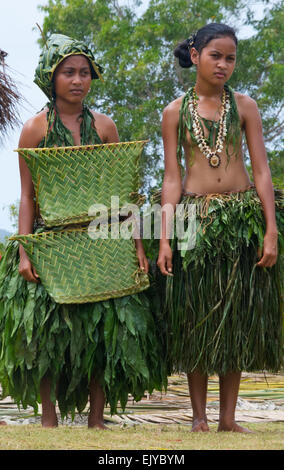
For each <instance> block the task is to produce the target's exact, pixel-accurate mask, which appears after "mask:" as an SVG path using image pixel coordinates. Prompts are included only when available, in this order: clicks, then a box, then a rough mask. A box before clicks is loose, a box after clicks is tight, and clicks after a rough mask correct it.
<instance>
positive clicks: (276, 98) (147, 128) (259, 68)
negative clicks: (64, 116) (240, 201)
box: [40, 0, 284, 192]
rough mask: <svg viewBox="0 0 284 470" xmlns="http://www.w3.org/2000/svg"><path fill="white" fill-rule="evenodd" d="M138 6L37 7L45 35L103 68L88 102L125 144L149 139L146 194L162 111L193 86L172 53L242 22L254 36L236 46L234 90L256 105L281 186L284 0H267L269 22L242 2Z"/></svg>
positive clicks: (57, 2)
mask: <svg viewBox="0 0 284 470" xmlns="http://www.w3.org/2000/svg"><path fill="white" fill-rule="evenodd" d="M141 4H142V2H141V1H137V0H133V1H129V2H128V4H127V6H122V2H119V1H117V0H108V1H106V0H96V1H92V0H49V1H48V3H47V5H45V6H40V9H41V10H43V12H44V13H45V18H44V24H43V31H44V35H45V36H46V37H48V36H49V35H50V34H51V33H54V32H57V33H62V34H67V35H72V36H73V37H76V38H78V39H79V38H80V39H84V40H86V41H87V42H88V43H89V44H90V45H91V46H92V47H93V49H94V51H95V55H96V59H97V60H98V61H99V63H100V64H102V65H103V66H104V69H105V72H104V79H105V83H104V84H103V83H100V82H99V81H96V82H95V83H94V84H93V87H92V92H91V94H90V96H89V104H90V105H91V106H93V107H95V108H96V109H97V110H99V111H101V112H103V113H106V114H108V115H110V116H111V117H112V118H113V119H114V121H115V122H116V124H117V127H118V130H119V134H120V139H121V140H122V141H127V140H136V139H137V140H138V139H150V143H149V144H148V146H147V149H146V152H145V153H144V159H143V162H142V163H143V168H142V170H143V187H144V190H146V191H147V192H149V189H150V188H151V187H152V186H153V184H154V185H157V186H159V185H160V183H161V179H162V169H161V168H162V165H161V163H162V154H163V152H162V142H161V128H160V123H161V115H162V110H163V108H164V107H165V106H166V105H167V104H168V103H169V102H170V101H172V100H173V99H175V98H176V97H177V96H179V95H181V94H183V93H184V92H185V90H186V89H187V88H188V86H189V85H191V84H193V83H194V77H195V72H194V70H188V69H187V70H182V69H181V68H180V67H179V66H178V65H177V63H176V60H175V59H174V56H173V49H174V47H175V46H176V45H177V43H178V42H179V41H181V40H184V39H185V38H186V37H188V36H189V34H190V33H192V32H193V31H196V30H197V29H198V28H199V27H201V26H203V25H204V24H206V23H209V22H212V21H214V22H226V23H228V24H230V25H231V26H233V27H236V29H237V31H238V27H239V26H240V25H244V24H246V25H248V26H251V27H253V28H254V30H253V31H254V33H253V35H252V36H251V37H250V38H249V39H240V41H239V49H238V61H237V67H236V70H235V72H234V75H233V77H232V79H231V85H232V86H233V87H234V88H235V89H237V90H238V91H240V92H243V93H247V94H249V95H250V96H251V97H253V98H254V99H255V100H256V101H257V103H258V106H259V108H260V111H261V113H262V118H263V131H264V137H265V142H266V144H267V149H268V156H269V159H270V161H271V162H272V166H273V171H272V173H273V176H274V177H275V178H276V179H277V182H278V183H279V180H281V174H279V172H280V171H281V170H283V163H282V162H283V150H281V145H282V144H283V138H282V140H281V131H282V130H283V128H284V120H283V113H282V105H283V95H284V80H283V75H284V63H283V51H284V36H283V31H284V10H283V0H276V1H274V2H273V3H271V2H269V1H268V0H263V1H262V4H263V5H262V6H263V9H264V17H263V19H262V20H259V21H257V20H255V19H254V16H255V15H254V13H253V10H252V7H253V5H254V4H252V3H251V7H250V2H247V1H244V0H150V2H149V5H148V8H147V9H146V11H145V12H144V13H143V14H142V15H140V16H139V15H138V14H137V11H138V7H139V6H140V5H141ZM258 7H261V6H260V5H258ZM240 18H241V20H240ZM41 44H43V41H41ZM281 113H282V114H281ZM282 148H283V145H282ZM282 176H283V173H282ZM280 182H281V181H280Z"/></svg>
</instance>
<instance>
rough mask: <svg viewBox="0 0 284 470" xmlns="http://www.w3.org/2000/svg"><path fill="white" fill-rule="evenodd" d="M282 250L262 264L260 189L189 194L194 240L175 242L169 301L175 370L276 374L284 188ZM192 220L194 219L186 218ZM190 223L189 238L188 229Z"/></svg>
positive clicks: (280, 218) (279, 212)
mask: <svg viewBox="0 0 284 470" xmlns="http://www.w3.org/2000/svg"><path fill="white" fill-rule="evenodd" d="M275 199H276V217H277V225H278V231H279V234H280V235H279V252H280V253H279V256H278V261H277V264H276V265H275V266H273V267H272V268H260V267H257V266H256V263H257V262H258V261H259V256H258V248H259V247H261V246H262V244H263V237H264V233H265V224H264V218H263V212H262V206H261V203H260V200H259V199H258V196H257V194H256V191H255V190H254V189H250V190H247V191H245V192H242V193H231V194H227V195H226V194H221V195H218V194H215V195H207V196H194V195H187V196H186V195H185V196H184V197H183V199H182V201H181V204H184V207H185V213H187V208H188V205H189V204H194V205H195V208H196V230H195V236H196V239H195V246H194V248H192V249H189V250H182V249H180V246H181V245H178V242H179V241H180V240H178V239H177V236H176V234H175V236H174V238H173V240H172V249H173V277H170V278H167V281H166V300H165V304H164V309H165V314H166V318H167V324H168V327H167V329H168V334H167V341H168V346H167V349H168V360H169V363H170V367H171V370H173V371H177V372H192V371H194V370H197V369H198V370H199V371H201V372H202V373H204V374H209V375H212V374H220V375H223V374H226V373H228V372H232V371H247V372H253V371H263V370H267V371H271V372H277V371H279V369H280V368H281V366H282V358H283V349H282V345H283V233H284V231H283V229H284V210H283V194H282V193H281V192H280V191H275ZM188 220H189V219H188ZM188 227H189V224H187V225H186V230H185V235H184V239H186V236H187V235H186V234H187V232H188V230H187V229H188Z"/></svg>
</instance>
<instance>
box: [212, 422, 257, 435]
mask: <svg viewBox="0 0 284 470" xmlns="http://www.w3.org/2000/svg"><path fill="white" fill-rule="evenodd" d="M218 432H240V433H247V434H253V431H250V429H248V428H244V427H243V426H240V425H239V424H237V423H236V422H233V423H232V424H219V427H218Z"/></svg>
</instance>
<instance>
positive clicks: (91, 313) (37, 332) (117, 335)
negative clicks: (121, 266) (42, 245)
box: [0, 241, 167, 417]
mask: <svg viewBox="0 0 284 470" xmlns="http://www.w3.org/2000/svg"><path fill="white" fill-rule="evenodd" d="M18 264H19V254H18V242H16V241H11V242H9V243H8V245H7V248H6V251H5V254H4V256H3V258H2V260H1V261H0V383H1V386H2V391H3V393H2V396H8V395H9V396H11V397H12V398H13V399H14V400H15V401H16V402H17V403H18V405H22V406H23V407H24V408H26V407H27V406H28V405H30V406H32V407H33V408H34V410H35V412H37V409H38V403H39V402H40V396H39V386H40V381H41V379H42V378H43V377H44V376H45V375H48V376H49V377H50V378H51V380H52V400H53V401H54V402H55V400H56V399H57V400H58V406H59V409H60V412H61V415H62V417H64V416H66V415H67V414H69V413H71V414H72V415H73V416H74V413H75V410H76V409H77V411H78V412H82V411H83V410H84V408H85V407H86V404H87V402H88V392H89V391H88V384H89V381H90V378H91V377H93V376H94V377H95V378H96V379H97V380H98V381H99V382H100V383H101V385H102V386H103V388H104V391H105V395H106V401H107V403H109V405H110V408H111V413H115V412H116V411H117V405H118V402H120V405H121V406H122V408H124V407H125V405H126V402H127V399H128V394H131V395H132V396H133V398H134V399H135V400H140V399H141V398H142V397H143V395H144V393H145V391H149V392H150V393H151V391H152V390H153V389H156V390H161V389H162V388H166V383H167V371H166V366H165V363H164V362H163V360H162V358H163V357H164V353H163V344H162V337H163V335H162V331H163V328H162V325H161V318H159V317H158V316H157V312H158V313H159V311H160V310H159V308H157V307H156V300H157V299H156V296H155V293H154V292H153V291H151V289H150V290H147V291H145V292H143V293H140V294H136V295H131V296H125V297H121V298H117V299H111V300H107V301H102V302H96V303H86V304H77V305H76V304H72V305H62V304H61V305H60V304H57V303H55V302H54V301H53V300H52V299H51V298H50V297H49V295H48V294H47V292H46V290H45V289H44V287H43V286H42V285H41V284H35V283H32V282H26V281H25V280H24V278H23V277H22V276H21V275H20V274H19V271H18ZM57 384H58V390H57V394H56V392H55V390H56V386H57Z"/></svg>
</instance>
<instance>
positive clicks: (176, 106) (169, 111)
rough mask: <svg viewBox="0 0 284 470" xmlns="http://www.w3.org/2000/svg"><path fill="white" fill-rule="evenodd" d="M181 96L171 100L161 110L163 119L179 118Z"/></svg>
mask: <svg viewBox="0 0 284 470" xmlns="http://www.w3.org/2000/svg"><path fill="white" fill-rule="evenodd" d="M182 100H183V96H180V97H179V98H177V99H175V100H174V101H171V103H169V104H168V105H167V106H166V107H165V108H164V110H163V120H165V119H167V118H169V119H175V120H178V119H179V112H180V107H181V104H182Z"/></svg>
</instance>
